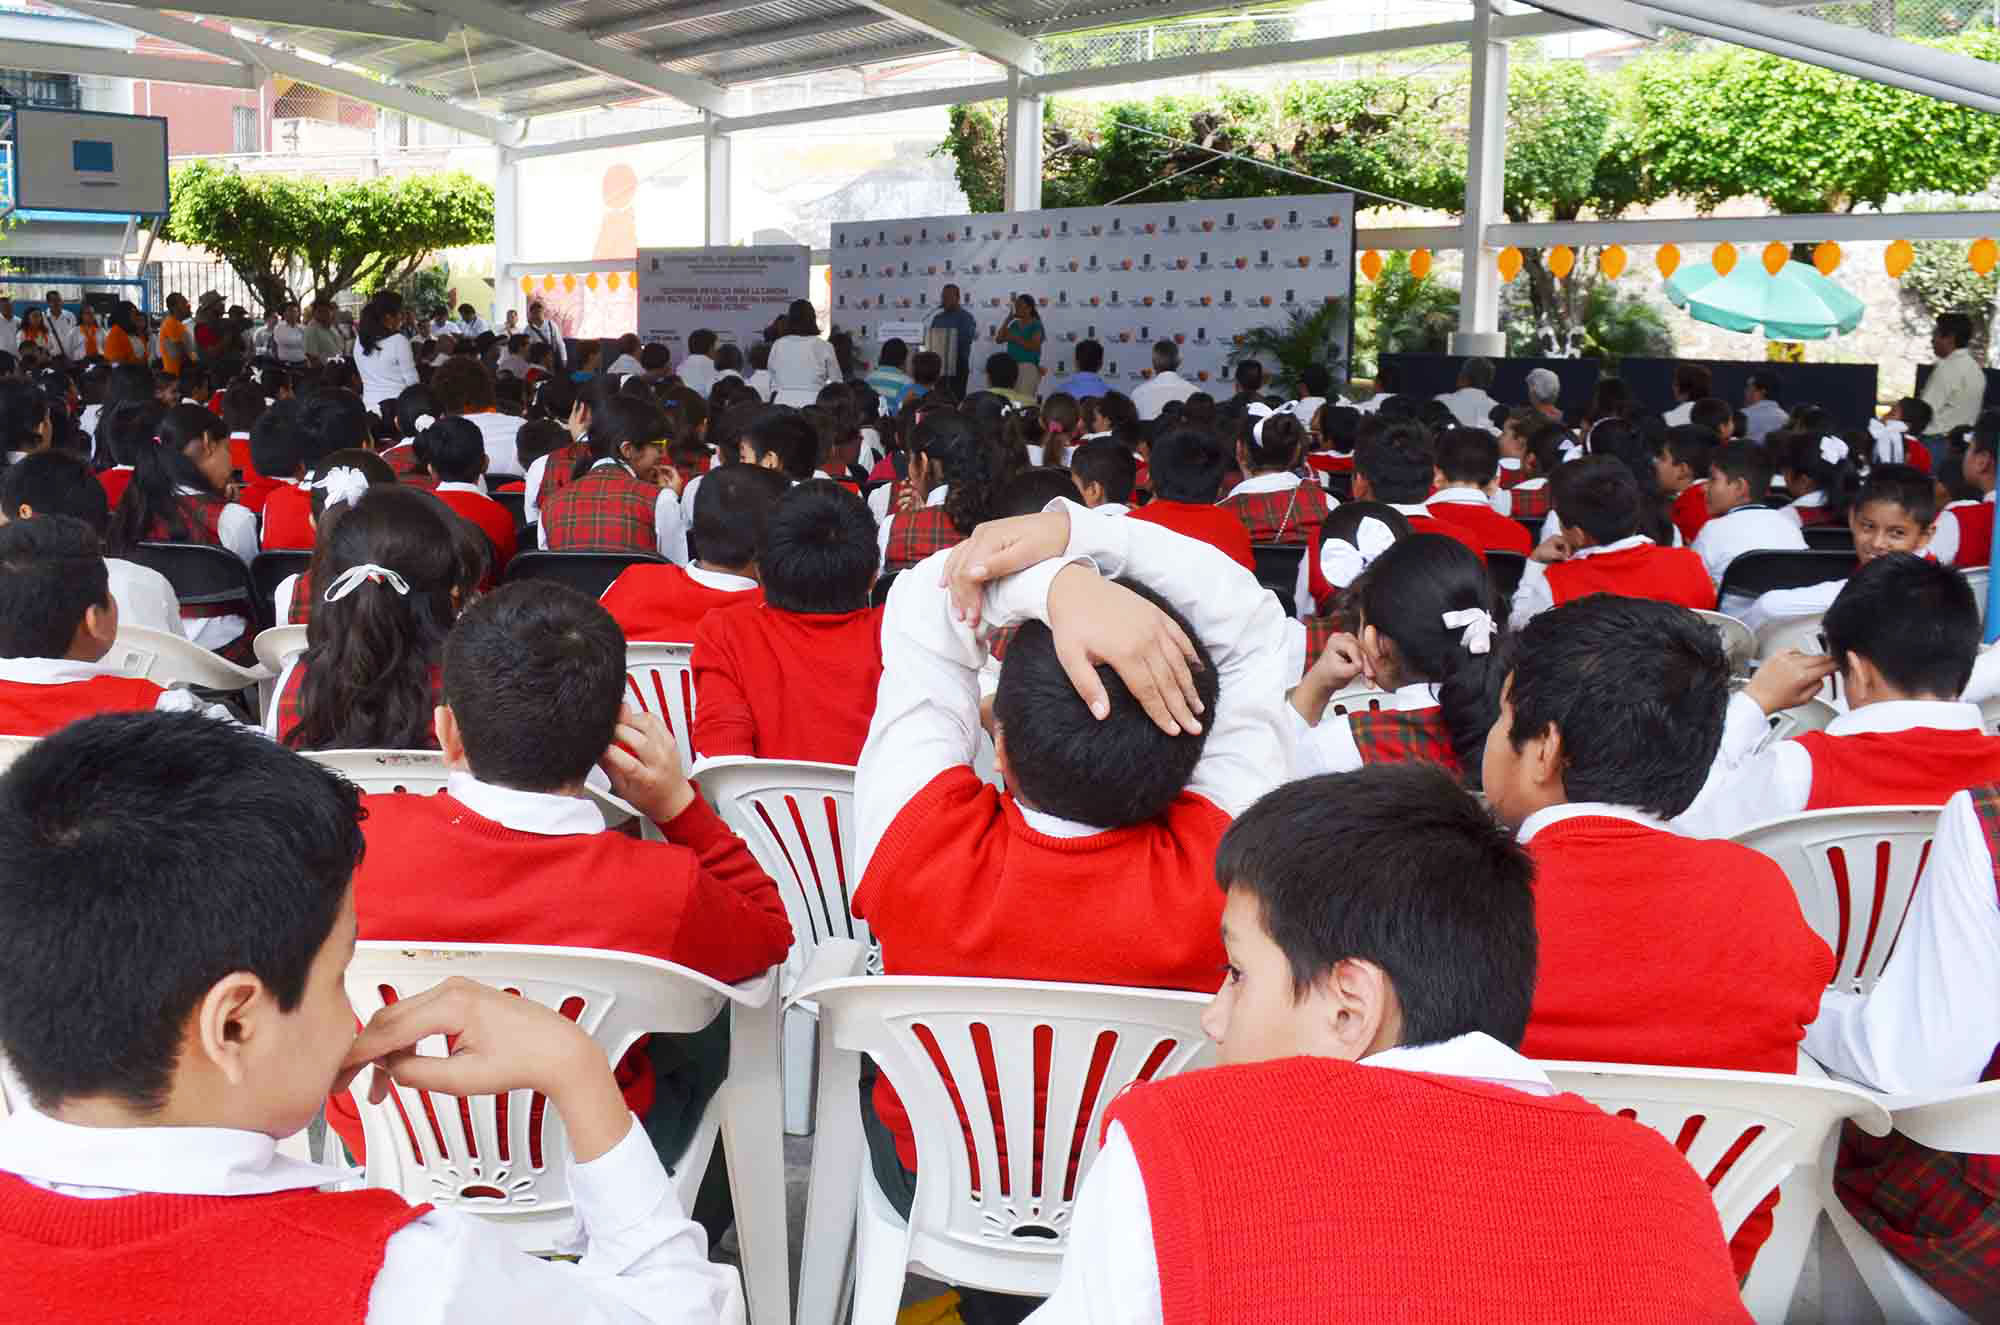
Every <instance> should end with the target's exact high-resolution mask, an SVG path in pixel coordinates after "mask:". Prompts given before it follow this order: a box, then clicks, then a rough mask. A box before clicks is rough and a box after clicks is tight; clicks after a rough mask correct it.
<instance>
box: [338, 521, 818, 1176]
mask: <svg viewBox="0 0 2000 1325" xmlns="http://www.w3.org/2000/svg"><path fill="white" fill-rule="evenodd" d="M357 514H358V513H357ZM356 518H357V515H349V516H348V517H346V518H345V519H343V521H342V525H343V526H345V525H347V524H348V523H350V522H351V521H353V520H355V519H356ZM443 673H444V681H443V696H442V699H443V703H442V706H441V707H438V708H436V709H434V710H432V711H430V713H428V714H427V715H426V716H427V718H428V719H429V720H430V721H431V722H432V723H433V726H434V729H435V730H434V736H433V740H432V741H431V742H429V743H430V744H433V745H435V746H436V747H437V748H438V749H440V750H441V751H442V752H443V754H444V759H445V763H446V765H447V766H448V767H449V768H450V770H451V773H450V777H449V780H448V781H447V783H446V786H445V790H444V793H443V794H442V795H422V794H413V793H400V792H399V793H390V794H384V795H371V796H368V797H365V798H364V799H363V802H362V803H363V806H364V808H365V809H366V810H367V812H368V816H367V819H366V820H365V822H364V830H365V832H366V834H367V838H368V854H367V856H366V857H365V858H364V860H363V861H362V863H361V866H360V868H359V869H358V870H357V871H356V872H355V876H354V904H355V911H356V914H357V916H358V918H359V925H360V936H361V937H362V938H364V939H367V938H398V937H406V936H409V935H412V934H419V933H420V934H422V935H425V936H427V937H429V938H432V939H436V940H438V941H440V942H458V943H539V944H555V945H559V946H564V947H577V948H605V949H610V950H612V951H617V952H632V953H638V954H641V955H643V956H648V957H657V958H660V959H662V960H664V961H671V962H677V963H679V964H680V965H683V966H687V967H690V968H692V969H694V970H697V971H700V972H702V973H703V974H704V975H708V976H711V977H713V978H715V979H717V980H721V981H724V982H735V981H738V980H745V979H748V978H750V977H751V976H753V975H756V974H758V973H760V972H762V971H764V970H766V969H768V968H769V967H771V966H773V965H775V964H776V963H777V962H779V961H782V960H783V959H784V956H785V952H786V950H787V949H789V948H790V946H791V942H792V931H791V925H790V924H789V922H787V920H786V919H785V908H784V903H783V901H782V900H781V899H780V898H779V896H778V890H777V887H776V885H774V884H773V883H772V882H771V880H770V879H769V878H768V877H767V876H766V875H765V874H764V872H763V871H762V870H760V869H759V868H758V867H757V864H756V862H755V861H754V860H753V859H752V858H751V855H750V852H749V850H748V848H746V847H745V846H744V845H743V843H742V841H741V840H740V839H738V838H737V837H736V836H735V835H734V834H733V833H731V832H730V831H729V830H728V828H726V827H724V826H723V823H722V821H721V820H720V819H719V818H718V817H717V816H716V814H715V812H714V811H713V810H712V809H710V808H709V806H708V805H707V804H706V803H705V802H704V801H702V799H701V798H700V797H699V796H697V795H695V794H694V789H693V787H692V785H691V784H690V783H689V781H688V779H687V774H686V770H685V768H684V767H683V764H682V760H681V755H680V753H679V750H678V747H677V746H676V744H675V742H674V738H673V735H672V733H670V732H668V731H667V729H666V727H665V726H664V724H662V723H661V721H660V720H659V718H658V717H657V716H656V715H653V714H647V713H641V712H638V711H635V710H633V709H630V708H625V707H623V697H624V694H625V637H624V635H623V634H622V633H621V632H620V631H619V629H618V626H617V623H616V622H614V621H613V620H612V619H611V616H610V614H609V613H607V612H606V611H605V610H604V609H603V608H602V607H601V606H599V605H598V604H596V603H594V602H592V601H591V600H590V599H589V598H587V597H585V596H583V595H581V594H578V593H576V592H575V591H574V590H571V589H568V588H566V587H564V586H562V585H558V584H555V583H553V582H551V581H547V580H523V581H520V582H518V583H515V584H509V585H504V586H502V587H501V588H500V589H497V590H495V591H494V592H493V593H491V594H488V595H487V596H485V597H484V598H481V599H480V600H479V601H478V602H477V603H475V604H473V605H472V606H471V607H469V608H467V609H466V611H465V613H464V614H463V615H462V616H461V617H460V618H459V620H458V622H457V624H455V625H454V626H453V627H452V629H451V634H450V637H449V638H448V640H447V641H446V643H445V647H444V666H443ZM599 767H602V769H603V771H604V773H605V774H606V775H607V776H608V777H609V778H610V779H611V787H612V790H613V791H614V792H616V793H617V794H618V795H619V796H621V797H623V798H624V799H625V800H626V801H627V802H628V803H630V804H631V805H632V806H633V807H634V808H635V809H637V810H638V811H639V812H640V813H642V814H644V815H646V816H647V818H649V819H651V820H652V821H653V822H654V823H656V824H657V825H658V826H659V828H660V831H661V833H662V834H664V835H665V838H666V840H665V841H664V842H657V841H645V840H642V839H641V838H639V837H637V836H635V835H632V834H630V833H627V832H622V831H614V830H611V829H608V828H607V827H606V825H605V818H604V814H603V812H602V811H601V810H600V809H599V808H598V805H597V803H596V802H594V801H593V800H592V799H590V797H589V795H588V793H587V791H586V790H585V787H584V780H585V778H586V777H587V776H588V775H589V774H590V773H591V771H592V770H593V769H595V768H599ZM440 852H444V853H448V855H449V859H451V860H452V862H453V868H452V872H451V874H450V875H449V876H448V877H447V876H441V875H439V873H438V872H437V869H436V867H435V862H436V860H437V859H439V858H440V857H439V853H440ZM718 1040H720V1042H721V1044H722V1045H723V1046H724V1048H725V1052H722V1053H715V1052H711V1051H712V1050H713V1049H714V1048H715V1047H716V1044H715V1042H716V1041H718ZM726 1042H727V1039H726V1019H725V1020H724V1021H723V1022H722V1023H720V1024H719V1025H718V1027H717V1028H715V1029H714V1030H712V1031H709V1032H702V1033H699V1034H698V1035H697V1036H695V1037H678V1036H652V1037H649V1039H648V1040H647V1041H646V1042H645V1043H644V1046H643V1047H635V1049H634V1051H633V1053H632V1054H631V1055H630V1056H628V1061H627V1063H626V1064H625V1065H623V1067H622V1068H621V1072H620V1076H621V1080H622V1081H623V1083H624V1087H625V1099H626V1102H627V1103H628V1104H629V1105H630V1106H631V1108H632V1111H633V1112H634V1113H635V1114H637V1115H638V1116H639V1117H640V1118H641V1119H642V1120H643V1122H644V1125H645V1128H646V1131H647V1134H648V1135H649V1136H652V1137H653V1138H654V1140H655V1144H656V1147H657V1148H658V1149H659V1151H660V1154H661V1156H662V1158H663V1159H667V1160H671V1159H672V1158H673V1157H674V1156H676V1155H677V1154H678V1153H679V1151H680V1149H681V1147H682V1146H683V1145H684V1144H685V1142H686V1139H687V1136H688V1135H689V1133H690V1132H691V1130H692V1127H693V1124H694V1122H695V1121H696V1120H697V1119H698V1118H699V1117H700V1114H701V1109H702V1106H703V1105H704V1104H705V1103H706V1102H707V1100H708V1097H709V1096H710V1095H711V1094H713V1093H714V1090H715V1087H716V1086H717V1085H718V1084H719V1083H720V1080H721V1076H722V1071H723V1069H724V1067H725V1066H726V1064H727V1053H726ZM329 1117H330V1119H332V1120H333V1121H334V1123H335V1125H336V1127H337V1128H338V1129H339V1130H340V1131H341V1133H342V1135H343V1137H345V1138H347V1142H348V1145H349V1147H350V1149H358V1135H359V1126H358V1123H359V1120H358V1117H357V1116H356V1115H354V1113H353V1111H352V1109H351V1107H350V1106H348V1104H347V1102H346V1101H345V1100H343V1099H340V1098H336V1099H335V1100H333V1101H332V1104H331V1107H330V1109H329Z"/></svg>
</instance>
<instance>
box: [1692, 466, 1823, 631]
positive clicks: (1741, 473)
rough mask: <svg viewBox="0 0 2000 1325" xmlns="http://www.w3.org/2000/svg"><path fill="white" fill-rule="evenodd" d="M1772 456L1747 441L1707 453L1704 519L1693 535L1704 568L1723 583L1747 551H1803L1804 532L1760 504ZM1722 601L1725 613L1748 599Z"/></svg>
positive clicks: (1767, 485) (1766, 490) (1768, 485)
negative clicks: (1698, 530)
mask: <svg viewBox="0 0 2000 1325" xmlns="http://www.w3.org/2000/svg"><path fill="white" fill-rule="evenodd" d="M1771 472H1772V465H1771V457H1770V454H1769V453H1768V452H1766V451H1765V450H1764V448H1763V447H1761V446H1757V445H1755V444H1753V443H1750V442H1731V443H1730V444H1729V445H1727V446H1724V447H1720V448H1718V449H1717V450H1716V452H1715V454H1714V455H1713V456H1712V457H1710V459H1709V465H1708V487H1707V489H1706V498H1707V501H1708V515H1709V519H1708V523H1707V524H1704V525H1703V526H1702V527H1701V532H1700V533H1699V534H1696V535H1695V539H1694V550H1695V551H1696V552H1699V553H1700V554H1701V559H1702V562H1703V564H1704V565H1706V566H1707V567H1708V577H1709V578H1710V579H1711V580H1714V581H1715V584H1716V587H1717V588H1718V589H1720V588H1721V587H1722V577H1723V576H1724V575H1725V574H1727V573H1728V571H1729V564H1730V563H1731V562H1733V561H1735V560H1736V558H1738V557H1740V556H1742V555H1743V554H1744V553H1745V552H1788V551H1789V552H1803V551H1805V548H1806V536H1805V534H1804V533H1802V532H1801V531H1800V529H1799V526H1798V524H1797V522H1796V521H1793V520H1790V519H1787V518H1786V517H1785V515H1784V513H1783V512H1780V511H1776V510H1773V509H1772V508H1771V507H1769V506H1767V505H1765V504H1763V503H1764V498H1765V496H1766V495H1768V494H1769V492H1770V491H1771ZM1730 597H1731V598H1732V599H1736V598H1741V601H1739V602H1735V603H1734V604H1732V603H1730V602H1724V603H1722V604H1721V608H1722V610H1723V611H1724V612H1728V611H1730V610H1731V608H1732V606H1734V607H1735V608H1737V609H1741V608H1745V607H1748V606H1749V605H1750V603H1751V601H1752V600H1750V599H1748V598H1742V596H1741V595H1738V594H1732V595H1730Z"/></svg>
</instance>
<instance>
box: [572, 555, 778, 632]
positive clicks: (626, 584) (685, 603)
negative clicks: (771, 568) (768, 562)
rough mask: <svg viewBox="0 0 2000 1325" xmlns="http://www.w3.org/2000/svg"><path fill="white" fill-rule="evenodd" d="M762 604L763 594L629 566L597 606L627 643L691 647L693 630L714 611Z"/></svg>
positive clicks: (678, 571)
mask: <svg viewBox="0 0 2000 1325" xmlns="http://www.w3.org/2000/svg"><path fill="white" fill-rule="evenodd" d="M763 600H764V591H763V590H762V589H759V588H755V587H752V588H749V589H711V588H709V587H708V586H707V585H705V584H700V583H697V582H696V580H695V578H694V577H693V576H692V575H689V574H688V573H687V571H686V570H684V569H682V568H681V567H679V566H674V565H667V566H627V567H626V568H625V569H624V570H622V571H620V572H618V578H617V579H615V580H613V581H612V582H611V587H610V588H609V589H606V590H605V591H604V596H603V597H602V598H600V599H599V600H598V601H599V602H601V603H603V604H604V610H605V611H607V612H609V613H611V617H612V619H613V620H614V621H616V622H617V623H618V625H619V627H620V628H621V629H622V630H624V632H625V638H626V639H628V640H653V641H663V642H665V643H669V644H692V643H694V629H695V627H696V626H697V625H699V624H700V623H701V619H702V617H703V616H705V615H707V613H708V612H709V611H710V610H711V609H713V608H718V607H727V606H730V605H731V604H734V603H741V602H745V601H749V602H762V601H763Z"/></svg>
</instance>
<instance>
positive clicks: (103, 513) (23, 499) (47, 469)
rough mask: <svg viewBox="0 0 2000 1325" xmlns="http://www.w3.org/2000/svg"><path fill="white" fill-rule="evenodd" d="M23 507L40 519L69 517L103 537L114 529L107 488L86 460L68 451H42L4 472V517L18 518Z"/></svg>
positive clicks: (0, 510) (0, 498) (0, 480)
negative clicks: (105, 491) (43, 517)
mask: <svg viewBox="0 0 2000 1325" xmlns="http://www.w3.org/2000/svg"><path fill="white" fill-rule="evenodd" d="M23 506H26V507H28V508H29V509H30V510H32V511H33V512H34V513H35V515H36V517H37V518H39V517H41V516H44V515H67V516H69V517H71V518H72V519H77V520H81V521H83V522H84V523H85V524H87V525H89V526H90V528H91V532H93V533H95V534H96V535H97V536H98V537H99V538H102V537H103V536H104V534H105V531H107V530H108V529H110V527H111V507H110V506H109V505H108V504H107V503H106V502H105V500H104V485H103V484H102V483H99V482H98V481H97V477H96V475H94V474H92V473H91V472H90V466H89V465H88V464H86V463H85V462H84V460H83V458H82V457H80V456H76V455H72V454H70V453H69V452H67V451H38V452H36V453H35V454H34V455H30V456H23V457H22V458H21V459H20V460H19V461H17V462H16V463H14V464H11V465H9V466H7V468H6V470H5V472H4V473H0V514H4V515H5V516H6V518H7V519H9V520H14V519H18V518H19V516H18V515H17V514H16V512H18V511H19V510H20V509H21V508H22V507H23Z"/></svg>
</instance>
